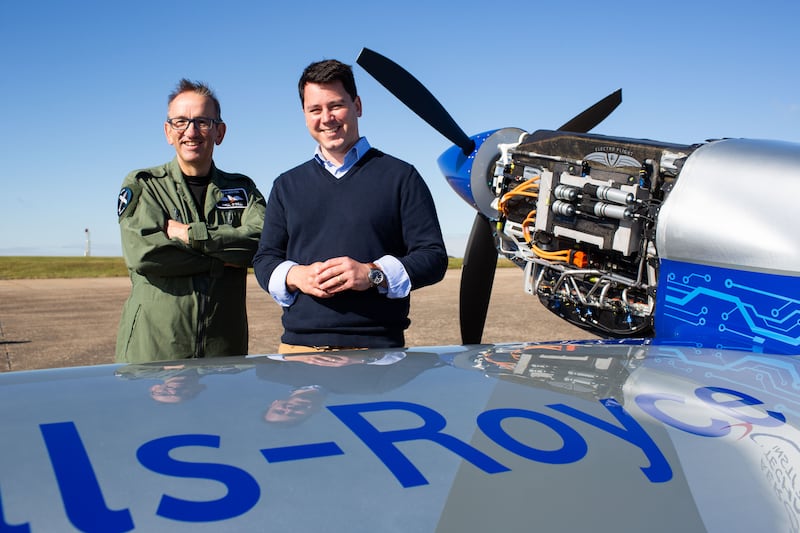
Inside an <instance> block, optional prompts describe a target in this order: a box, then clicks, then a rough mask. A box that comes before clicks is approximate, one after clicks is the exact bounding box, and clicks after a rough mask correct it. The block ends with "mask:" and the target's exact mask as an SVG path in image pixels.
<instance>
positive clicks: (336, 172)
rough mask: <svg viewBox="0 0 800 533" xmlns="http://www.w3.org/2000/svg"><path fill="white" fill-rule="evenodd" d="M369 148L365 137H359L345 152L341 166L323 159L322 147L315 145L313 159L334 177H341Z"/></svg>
mask: <svg viewBox="0 0 800 533" xmlns="http://www.w3.org/2000/svg"><path fill="white" fill-rule="evenodd" d="M369 149H370V145H369V142H368V141H367V138H366V137H361V138H360V139H358V141H356V144H355V145H353V147H352V148H350V150H348V152H347V154H345V156H344V162H343V163H342V165H341V166H336V163H334V162H333V161H329V160H328V159H325V156H323V155H322V149H321V148H320V147H319V145H317V149H316V150H315V151H314V159H316V160H317V162H318V163H319V164H320V165H322V168H324V169H325V170H327V171H328V172H330V173H331V175H333V176H334V177H336V178H341V177H342V176H344V175H345V174H347V171H348V170H350V169H351V168H353V165H355V164H356V163H358V161H359V160H360V159H361V158H362V157H364V154H366V153H367V152H368V151H369Z"/></svg>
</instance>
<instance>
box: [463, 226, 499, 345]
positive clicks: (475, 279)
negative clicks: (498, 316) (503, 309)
mask: <svg viewBox="0 0 800 533" xmlns="http://www.w3.org/2000/svg"><path fill="white" fill-rule="evenodd" d="M496 268H497V248H496V247H495V244H494V235H493V231H492V223H491V221H490V220H489V219H488V218H486V217H485V216H484V215H482V214H481V213H476V214H475V221H474V222H473V223H472V231H471V232H470V234H469V241H467V249H466V252H465V253H464V265H463V266H462V268H461V290H460V292H459V298H458V314H459V321H460V324H461V342H462V344H480V342H481V337H483V326H484V325H485V324H486V314H487V312H488V310H489V297H490V296H491V295H492V285H493V284H494V271H495V269H496Z"/></svg>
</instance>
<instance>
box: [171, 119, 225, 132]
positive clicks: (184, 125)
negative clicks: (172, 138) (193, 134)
mask: <svg viewBox="0 0 800 533" xmlns="http://www.w3.org/2000/svg"><path fill="white" fill-rule="evenodd" d="M221 123H222V121H221V120H217V119H215V118H208V117H197V118H168V119H167V124H169V125H170V126H172V129H173V130H175V131H186V130H188V129H189V125H190V124H194V127H195V128H197V129H199V130H200V131H208V130H210V129H211V127H212V126H213V125H214V124H221Z"/></svg>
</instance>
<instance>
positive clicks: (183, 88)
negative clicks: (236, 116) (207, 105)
mask: <svg viewBox="0 0 800 533" xmlns="http://www.w3.org/2000/svg"><path fill="white" fill-rule="evenodd" d="M182 93H197V94H199V95H200V96H208V97H209V98H211V101H212V102H214V108H215V109H216V110H217V116H216V117H211V118H216V119H217V120H222V108H221V107H220V105H219V100H218V99H217V95H215V94H214V91H212V90H211V88H210V87H209V86H208V85H207V84H205V83H203V82H200V81H191V80H187V79H186V78H183V79H182V80H181V81H179V82H178V85H177V87H175V90H174V91H172V92H171V93H169V97H168V98H167V107H169V105H170V104H171V103H172V101H173V100H175V98H177V97H178V95H179V94H182Z"/></svg>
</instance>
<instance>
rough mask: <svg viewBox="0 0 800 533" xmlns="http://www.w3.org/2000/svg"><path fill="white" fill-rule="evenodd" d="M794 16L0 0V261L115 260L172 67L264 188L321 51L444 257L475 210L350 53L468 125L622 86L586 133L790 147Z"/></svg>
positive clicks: (497, 124)
mask: <svg viewBox="0 0 800 533" xmlns="http://www.w3.org/2000/svg"><path fill="white" fill-rule="evenodd" d="M440 5H441V7H440ZM798 21H800V2H798V1H797V0H764V1H762V2H758V3H753V2H730V1H725V2H722V1H696V0H693V1H683V0H679V1H672V2H643V1H641V0H633V1H621V2H615V1H613V0H609V1H605V2H597V1H583V0H580V1H569V0H564V1H557V2H555V1H548V2H543V1H534V0H522V1H517V0H511V1H506V2H491V1H484V2H480V1H472V0H467V1H460V2H435V1H431V0H425V1H419V0H406V1H404V2H376V1H370V2H359V1H353V2H328V3H323V2H315V1H305V2H285V1H281V2H269V1H259V2H255V1H254V2H242V1H236V0H231V1H223V2H220V1H214V2H210V1H206V0H199V1H194V2H178V1H169V0H160V1H151V0H139V1H136V2H113V1H106V0H103V1H82V0H73V1H66V0H64V1H56V0H52V1H40V0H0V50H2V52H0V102H2V106H3V109H2V128H1V129H0V141H1V142H0V161H2V165H3V176H2V178H1V179H0V255H82V254H83V252H84V242H85V233H84V230H85V229H86V228H88V229H89V230H90V235H91V242H92V255H96V256H116V255H121V248H120V243H119V230H118V225H117V218H116V213H115V208H116V198H117V193H118V191H119V187H120V184H121V182H122V179H123V177H124V176H125V175H126V174H127V173H128V172H130V171H131V170H133V169H137V168H143V167H148V166H153V165H156V164H160V163H163V162H165V161H167V160H169V159H171V158H172V157H173V155H174V151H173V149H172V147H170V146H169V145H168V144H167V143H166V141H165V140H164V135H163V131H162V128H163V126H162V124H163V120H164V118H165V114H166V95H167V94H168V93H169V92H170V91H171V90H172V89H173V87H174V86H175V83H176V82H177V81H178V80H179V79H180V78H182V77H187V78H190V79H195V80H202V81H205V82H207V83H209V84H210V85H211V86H212V88H213V89H215V90H216V92H217V94H218V96H219V98H220V99H221V101H222V114H223V119H224V120H225V121H226V122H227V124H228V133H227V136H226V137H225V140H224V142H223V144H222V145H221V146H219V147H217V150H216V152H215V161H216V164H217V166H218V167H220V168H222V169H224V170H229V171H236V172H243V173H245V174H248V175H249V176H251V177H252V178H253V179H254V180H255V181H256V183H257V184H258V186H259V188H260V189H261V190H262V192H263V193H264V194H265V195H266V194H268V193H269V190H270V188H271V184H272V181H273V179H274V178H275V177H277V175H278V174H279V173H280V172H282V171H283V170H285V169H287V168H290V167H292V166H295V165H296V164H298V163H301V162H302V161H304V160H306V159H308V158H309V157H310V155H311V154H312V151H313V149H314V145H313V141H312V139H311V137H310V136H309V135H308V132H307V131H306V129H305V125H304V121H303V116H302V113H301V110H300V104H299V100H298V97H297V92H296V83H297V78H298V77H299V75H300V72H301V70H302V69H303V68H304V67H305V66H306V65H307V64H308V63H310V62H312V61H316V60H319V59H324V58H337V59H340V60H343V61H345V62H349V63H351V64H353V65H354V68H355V73H356V81H357V83H358V85H359V92H360V94H361V97H362V100H363V104H364V116H363V118H362V119H361V123H360V130H361V133H362V134H364V135H366V136H367V137H368V138H369V140H370V142H371V143H372V145H373V146H376V147H378V148H381V149H383V150H384V151H386V152H389V153H391V154H393V155H395V156H398V157H401V158H403V159H406V160H407V161H410V162H412V163H413V164H414V165H416V166H417V168H418V169H419V170H420V172H421V173H422V175H423V176H424V177H425V179H426V181H427V182H428V185H429V186H430V188H431V190H432V192H433V194H434V197H435V199H436V201H437V208H438V213H439V217H440V220H441V223H442V229H443V232H444V234H445V240H446V242H447V247H448V252H449V253H450V254H451V255H455V256H461V255H462V254H463V251H464V246H465V243H466V239H467V235H468V233H469V230H470V227H471V224H472V219H473V215H474V212H473V211H472V210H471V208H470V207H469V206H468V205H467V204H466V203H464V202H463V201H462V200H461V199H460V198H459V197H458V196H456V194H455V193H454V192H452V191H451V190H450V188H449V186H448V185H447V183H446V181H445V180H444V178H443V177H442V176H441V174H440V173H439V170H438V167H437V165H436V159H437V157H438V156H439V155H440V154H441V152H443V151H444V150H445V149H447V148H448V147H449V143H448V141H447V140H446V139H444V138H443V137H441V136H440V135H439V134H438V133H437V132H435V131H434V130H432V129H431V128H430V127H429V126H428V125H427V124H425V123H424V122H423V121H422V120H421V119H419V118H418V117H417V116H416V115H414V114H413V113H411V112H410V111H409V110H408V109H407V108H406V107H405V106H403V105H402V104H401V103H399V102H398V101H397V100H395V99H394V97H393V96H391V95H390V94H389V93H388V91H386V89H384V88H383V87H382V86H380V85H379V84H378V83H377V82H376V81H375V80H374V79H372V77H370V76H369V75H368V74H367V73H366V72H365V71H364V70H363V69H361V67H359V66H357V65H356V64H355V60H356V57H357V56H358V53H359V51H360V50H361V48H362V47H364V46H366V47H368V48H371V49H373V50H375V51H377V52H379V53H381V54H383V55H386V56H388V57H390V58H392V59H393V60H395V61H396V62H397V63H399V64H400V65H402V66H403V67H405V68H406V69H407V70H409V71H410V72H411V73H413V74H414V75H415V76H416V77H417V78H418V79H419V80H420V81H421V82H422V83H424V84H425V85H426V86H427V87H428V88H429V89H430V90H431V92H432V93H433V94H434V95H436V97H437V98H438V99H439V100H440V101H441V102H442V104H443V105H444V106H445V107H446V108H447V109H448V111H450V113H451V114H452V115H453V117H454V118H455V120H456V121H457V122H458V123H459V125H460V126H461V127H462V128H463V129H464V130H465V131H466V132H467V133H468V134H474V133H479V132H482V131H486V130H491V129H495V128H501V127H507V126H513V127H519V128H523V129H526V130H528V131H533V130H536V129H542V128H555V127H557V126H558V125H560V124H562V123H563V122H565V121H566V120H567V119H569V118H571V117H572V116H573V115H574V114H576V113H578V112H579V111H582V110H583V109H584V108H586V107H588V106H589V105H591V104H592V103H594V102H595V101H597V100H599V99H600V98H602V97H604V96H606V95H607V94H609V93H611V92H612V91H614V90H616V89H617V88H622V89H623V103H622V105H621V106H620V107H619V108H618V109H617V111H616V112H615V113H614V114H613V115H612V116H611V117H609V118H608V119H607V120H606V121H605V122H604V123H602V124H601V125H600V126H598V127H597V128H596V129H595V130H594V132H595V133H601V134H606V135H618V136H626V137H645V138H650V139H655V140H660V141H669V142H678V143H693V142H702V141H703V140H705V139H709V138H718V137H754V138H775V139H782V140H787V141H792V142H800V69H798V61H799V59H798V56H800V54H799V52H800V38H798V35H797V27H798ZM753 179H754V180H757V179H758V176H753ZM309 223H314V221H309ZM322 229H323V230H324V228H322Z"/></svg>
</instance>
